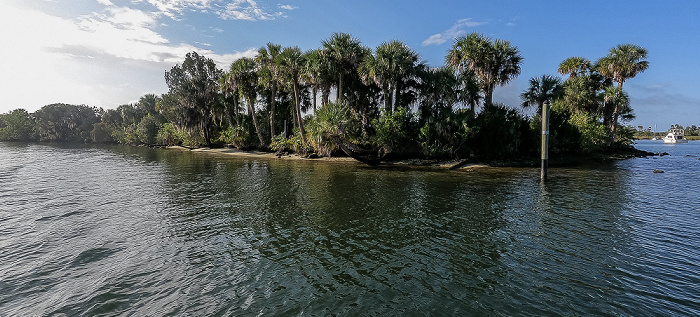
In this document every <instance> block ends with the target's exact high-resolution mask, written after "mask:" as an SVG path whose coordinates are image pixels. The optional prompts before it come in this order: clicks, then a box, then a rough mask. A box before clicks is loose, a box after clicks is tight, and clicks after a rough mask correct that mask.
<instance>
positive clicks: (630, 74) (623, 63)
mask: <svg viewBox="0 0 700 317" xmlns="http://www.w3.org/2000/svg"><path fill="white" fill-rule="evenodd" d="M647 54H648V52H647V50H646V49H645V48H643V47H641V46H638V45H634V44H621V45H618V46H616V47H613V48H612V49H610V51H609V54H608V55H607V56H605V57H603V58H601V59H599V60H598V62H597V63H596V69H597V70H598V71H599V72H600V73H601V74H603V76H605V77H607V78H610V79H612V80H614V81H616V82H617V88H618V90H617V93H618V94H619V93H621V92H622V85H623V84H624V82H625V81H626V80H627V79H629V78H634V77H635V76H637V74H639V73H641V72H644V71H645V70H647V69H648V68H649V62H648V61H646V60H644V59H646V58H647ZM622 110H623V109H622V108H620V107H618V106H615V109H614V110H613V113H612V122H611V124H610V132H611V134H612V137H613V141H614V140H615V138H616V129H617V121H618V118H619V116H620V114H621V113H622Z"/></svg>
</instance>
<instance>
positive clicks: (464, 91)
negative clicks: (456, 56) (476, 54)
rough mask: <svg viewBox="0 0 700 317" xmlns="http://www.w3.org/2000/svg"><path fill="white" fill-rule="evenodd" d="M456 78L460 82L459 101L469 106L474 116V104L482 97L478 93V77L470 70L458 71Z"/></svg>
mask: <svg viewBox="0 0 700 317" xmlns="http://www.w3.org/2000/svg"><path fill="white" fill-rule="evenodd" d="M457 79H458V80H459V81H460V82H461V85H460V89H459V101H461V102H462V103H463V104H465V105H467V106H469V110H471V113H472V116H476V106H477V105H478V104H479V100H481V99H482V97H481V95H480V94H479V92H480V89H479V79H478V78H477V77H476V75H475V74H474V72H472V71H470V70H467V71H463V72H461V73H459V74H458V76H457Z"/></svg>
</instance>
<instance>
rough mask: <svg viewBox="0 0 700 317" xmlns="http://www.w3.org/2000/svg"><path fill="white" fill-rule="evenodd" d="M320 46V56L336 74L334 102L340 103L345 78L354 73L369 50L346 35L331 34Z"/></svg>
mask: <svg viewBox="0 0 700 317" xmlns="http://www.w3.org/2000/svg"><path fill="white" fill-rule="evenodd" d="M321 45H322V46H323V51H322V54H323V55H324V56H325V57H326V58H328V60H329V62H330V63H331V64H332V65H331V66H332V67H333V68H334V70H335V71H336V74H337V80H338V86H337V90H336V93H337V97H336V102H338V103H342V102H343V83H344V81H345V80H346V78H345V77H346V76H348V75H350V74H352V73H354V72H356V70H357V68H358V67H359V65H360V64H361V63H362V61H363V60H364V58H365V56H367V55H368V54H369V49H368V48H366V47H364V46H362V44H361V43H360V41H359V40H358V39H355V38H353V37H351V36H350V34H347V33H333V35H332V36H331V37H330V38H329V39H327V40H323V41H321Z"/></svg>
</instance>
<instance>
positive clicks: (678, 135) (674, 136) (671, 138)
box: [664, 129, 688, 143]
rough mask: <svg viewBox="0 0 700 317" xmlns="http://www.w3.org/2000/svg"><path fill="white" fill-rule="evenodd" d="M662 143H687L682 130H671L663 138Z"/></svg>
mask: <svg viewBox="0 0 700 317" xmlns="http://www.w3.org/2000/svg"><path fill="white" fill-rule="evenodd" d="M664 143H688V139H686V138H685V131H684V130H683V129H671V130H669V131H668V134H667V135H666V137H664Z"/></svg>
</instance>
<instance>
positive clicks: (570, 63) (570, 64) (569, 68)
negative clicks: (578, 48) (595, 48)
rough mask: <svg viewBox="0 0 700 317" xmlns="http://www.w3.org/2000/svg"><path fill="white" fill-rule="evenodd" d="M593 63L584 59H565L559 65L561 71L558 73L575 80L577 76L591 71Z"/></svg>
mask: <svg viewBox="0 0 700 317" xmlns="http://www.w3.org/2000/svg"><path fill="white" fill-rule="evenodd" d="M590 69H591V61H590V60H588V59H586V58H583V57H578V56H574V57H569V58H567V59H565V60H564V61H563V62H561V64H559V69H557V72H559V74H562V75H569V78H575V77H576V76H578V75H580V74H583V73H584V72H587V71H590Z"/></svg>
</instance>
